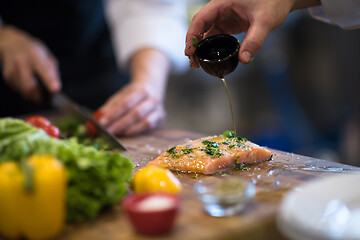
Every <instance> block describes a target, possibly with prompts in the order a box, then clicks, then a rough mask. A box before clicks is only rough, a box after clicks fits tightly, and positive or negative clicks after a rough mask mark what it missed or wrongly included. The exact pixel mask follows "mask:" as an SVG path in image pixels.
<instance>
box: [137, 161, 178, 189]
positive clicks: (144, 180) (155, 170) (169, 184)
mask: <svg viewBox="0 0 360 240" xmlns="http://www.w3.org/2000/svg"><path fill="white" fill-rule="evenodd" d="M132 187H133V190H134V192H135V193H152V192H165V193H171V194H177V193H179V192H180V191H181V189H182V187H181V183H180V181H179V179H177V178H176V177H175V175H174V174H173V173H172V172H171V171H169V170H168V169H164V168H160V167H154V166H148V167H144V168H142V169H140V170H139V171H137V172H136V173H135V174H134V177H133V179H132Z"/></svg>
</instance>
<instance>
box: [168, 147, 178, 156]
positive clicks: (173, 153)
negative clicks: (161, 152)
mask: <svg viewBox="0 0 360 240" xmlns="http://www.w3.org/2000/svg"><path fill="white" fill-rule="evenodd" d="M166 152H168V153H169V156H170V157H172V158H178V157H179V155H178V152H177V151H176V147H172V148H169V149H168V150H167V151H166Z"/></svg>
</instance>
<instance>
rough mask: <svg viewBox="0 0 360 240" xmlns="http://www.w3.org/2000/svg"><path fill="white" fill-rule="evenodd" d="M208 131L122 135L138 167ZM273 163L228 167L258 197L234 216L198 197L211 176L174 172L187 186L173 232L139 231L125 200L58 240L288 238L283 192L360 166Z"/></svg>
mask: <svg viewBox="0 0 360 240" xmlns="http://www.w3.org/2000/svg"><path fill="white" fill-rule="evenodd" d="M202 136H204V135H201V134H195V133H190V132H185V131H179V130H169V129H161V130H157V131H155V132H152V133H151V134H148V135H142V136H138V137H134V138H123V139H121V140H122V142H123V143H124V145H125V146H126V148H127V151H126V152H124V154H125V155H126V156H129V157H130V158H131V159H132V160H133V162H134V165H135V168H134V171H137V170H139V169H140V168H141V167H144V166H146V164H147V163H148V162H149V161H151V160H153V159H154V158H155V157H157V156H158V155H160V153H161V152H163V151H164V150H166V149H168V148H170V147H173V146H175V145H177V144H180V143H184V142H187V141H189V140H192V139H196V138H199V137H202ZM273 153H274V158H273V160H271V161H267V162H264V163H260V164H258V165H254V166H251V167H250V170H247V171H239V170H238V171H236V170H231V171H228V172H227V174H228V175H230V174H231V175H232V176H234V177H239V178H242V179H245V180H248V181H252V182H253V183H255V185H256V195H255V197H254V198H253V199H252V200H251V201H250V202H249V203H248V204H247V206H246V209H245V210H244V211H243V212H242V213H241V214H238V215H236V216H233V217H225V218H216V217H211V216H209V215H207V213H206V212H204V210H203V209H202V204H201V202H200V201H198V200H197V198H196V196H195V193H194V190H193V185H194V183H195V182H197V181H199V180H200V179H203V178H207V177H218V178H221V177H222V176H205V175H201V174H198V175H197V174H194V173H175V175H176V176H177V177H178V178H179V180H180V181H181V183H182V185H183V191H182V192H181V194H180V197H181V201H182V202H181V208H180V211H179V214H178V216H177V219H176V222H175V225H174V228H173V229H172V231H171V232H170V233H169V234H167V235H164V236H161V237H156V238H154V237H147V236H143V235H139V234H137V233H135V232H134V230H133V229H132V226H131V224H130V222H129V221H128V219H127V217H126V215H125V214H124V212H123V211H122V208H121V203H119V204H117V205H116V206H115V207H114V208H112V209H109V210H106V211H105V212H103V213H102V214H101V216H100V217H99V218H98V219H97V220H96V221H93V222H86V223H81V224H69V225H67V226H66V228H65V229H64V231H63V233H62V234H61V235H60V236H59V237H58V239H79V240H80V239H81V240H84V239H86V240H92V239H106V240H115V239H116V240H120V239H134V240H135V239H179V240H180V239H181V240H183V239H186V240H190V239H285V238H284V236H282V235H281V234H280V232H279V231H278V230H277V227H276V222H275V217H276V214H277V211H278V209H279V206H280V203H281V200H282V198H283V197H284V195H285V194H286V193H287V192H288V191H289V190H292V189H294V188H296V187H297V186H299V185H300V184H302V183H306V182H310V181H313V180H315V179H318V178H321V177H324V176H329V175H334V174H339V173H346V172H354V171H359V170H360V168H357V167H352V166H348V165H344V164H340V163H334V162H330V161H325V160H320V159H315V158H310V157H305V156H300V155H296V154H291V153H285V152H280V151H275V150H274V151H273Z"/></svg>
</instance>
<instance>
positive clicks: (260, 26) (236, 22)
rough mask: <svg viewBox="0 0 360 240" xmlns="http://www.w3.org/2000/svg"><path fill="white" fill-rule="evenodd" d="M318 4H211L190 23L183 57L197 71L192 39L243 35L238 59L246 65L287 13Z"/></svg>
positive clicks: (315, 0)
mask: <svg viewBox="0 0 360 240" xmlns="http://www.w3.org/2000/svg"><path fill="white" fill-rule="evenodd" d="M320 4H321V3H320V0H267V1H264V0H212V1H210V2H209V3H208V4H207V5H205V6H204V7H203V8H202V9H201V10H200V11H199V12H198V13H197V14H196V15H195V16H194V18H193V19H192V22H191V24H190V27H189V30H188V32H187V35H186V48H185V55H187V56H189V57H190V66H192V67H195V68H197V67H199V63H198V62H197V61H196V60H195V59H194V57H193V54H194V52H195V47H194V46H193V37H195V39H196V41H201V40H202V39H203V38H206V37H208V36H211V35H214V34H219V33H226V34H238V33H242V32H246V35H245V38H244V40H243V41H242V43H241V46H240V51H239V56H238V58H239V61H240V62H242V63H244V64H247V63H249V62H250V61H251V60H252V58H253V56H254V55H255V53H256V52H257V51H258V50H259V49H260V47H261V46H262V45H263V43H264V41H265V38H266V36H267V35H268V33H269V32H270V31H271V30H273V29H274V28H276V27H278V26H279V25H281V24H282V23H283V22H284V21H285V19H286V17H287V16H288V14H289V12H290V11H292V10H295V9H299V8H306V7H311V6H315V5H320Z"/></svg>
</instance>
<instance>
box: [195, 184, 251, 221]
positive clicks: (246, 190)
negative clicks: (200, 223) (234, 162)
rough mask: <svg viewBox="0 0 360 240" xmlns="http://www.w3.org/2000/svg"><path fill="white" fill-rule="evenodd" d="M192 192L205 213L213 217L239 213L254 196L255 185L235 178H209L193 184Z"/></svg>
mask: <svg viewBox="0 0 360 240" xmlns="http://www.w3.org/2000/svg"><path fill="white" fill-rule="evenodd" d="M194 190H195V192H196V194H197V197H198V198H199V199H200V200H201V201H202V202H203V204H204V209H205V211H206V212H207V213H208V214H210V215H211V216H213V217H226V216H233V215H235V214H238V213H240V212H241V211H242V210H243V209H244V208H245V206H246V204H247V202H248V201H249V200H250V199H251V198H252V197H253V196H254V194H255V190H256V189H255V185H254V184H252V183H250V182H247V181H244V180H242V179H240V178H235V177H226V178H218V177H209V178H206V179H204V180H200V181H199V182H197V183H195V185H194Z"/></svg>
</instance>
